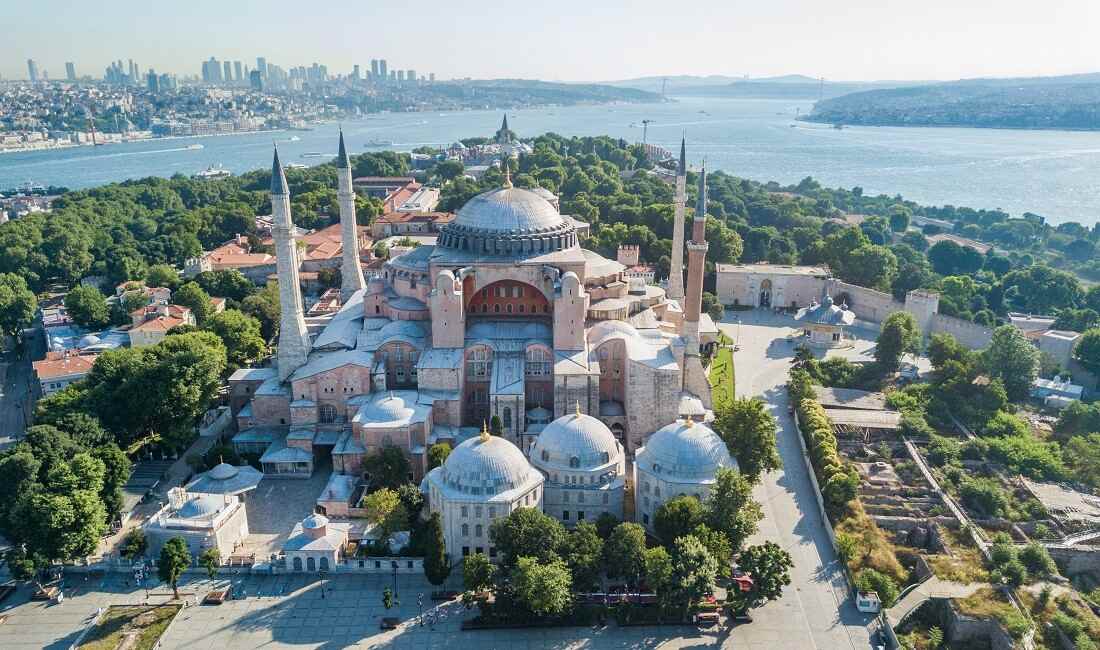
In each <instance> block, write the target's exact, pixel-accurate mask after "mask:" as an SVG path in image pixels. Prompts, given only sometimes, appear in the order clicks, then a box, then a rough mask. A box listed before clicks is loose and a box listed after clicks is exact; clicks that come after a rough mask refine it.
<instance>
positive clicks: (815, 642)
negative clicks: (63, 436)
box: [0, 311, 876, 650]
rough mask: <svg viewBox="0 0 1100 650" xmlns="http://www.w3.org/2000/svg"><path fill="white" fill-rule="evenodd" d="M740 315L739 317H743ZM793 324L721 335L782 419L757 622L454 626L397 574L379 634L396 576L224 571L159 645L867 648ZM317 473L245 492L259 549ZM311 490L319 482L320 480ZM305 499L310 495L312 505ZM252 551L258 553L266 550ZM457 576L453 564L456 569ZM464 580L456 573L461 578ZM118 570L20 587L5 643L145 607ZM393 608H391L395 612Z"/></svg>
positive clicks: (58, 643) (297, 505)
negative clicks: (812, 445)
mask: <svg viewBox="0 0 1100 650" xmlns="http://www.w3.org/2000/svg"><path fill="white" fill-rule="evenodd" d="M738 319H740V321H741V324H740V325H738V324H737V320H738ZM793 325H794V321H793V320H791V319H790V318H788V317H785V316H780V315H775V314H771V313H768V312H763V311H752V312H731V313H730V314H728V316H727V318H726V322H724V323H722V324H721V327H722V329H723V331H725V332H726V333H727V334H729V335H730V336H731V337H734V338H736V339H738V343H739V345H740V348H741V349H740V350H739V351H738V352H736V353H735V355H734V359H735V365H736V380H737V393H738V395H739V396H761V397H763V398H764V399H765V400H766V401H767V402H768V404H769V407H770V409H771V411H772V413H773V414H774V415H775V416H776V418H777V419H778V421H779V436H778V438H779V452H780V455H781V456H782V458H783V463H784V468H783V469H782V470H780V471H778V472H772V473H770V474H768V475H766V476H765V477H764V479H763V481H762V483H761V485H760V486H758V487H757V490H756V497H757V499H759V500H760V502H761V503H762V504H763V507H764V514H765V518H764V521H763V522H762V524H761V530H760V532H759V533H758V534H757V535H756V536H755V537H754V538H753V539H751V540H750V542H749V543H751V544H756V543H760V542H762V541H764V540H771V541H774V542H776V543H777V544H779V545H780V546H781V547H783V548H784V549H786V550H787V551H788V552H790V553H791V555H792V557H793V558H794V568H793V569H792V575H791V578H792V584H791V585H790V586H789V587H788V588H787V589H786V590H785V592H784V595H783V597H782V598H780V599H779V600H778V601H775V602H772V603H769V604H767V605H765V606H764V607H761V608H760V609H758V610H754V611H753V613H752V615H753V619H754V621H753V623H751V624H746V625H738V626H735V627H723V628H717V627H716V628H713V629H711V630H697V629H695V628H692V627H686V626H675V627H674V626H664V627H628V628H619V627H617V626H616V625H615V624H613V623H612V624H610V625H609V626H607V627H574V628H549V629H526V630H497V631H479V632H462V631H460V630H459V625H460V622H461V621H462V620H463V619H465V618H469V617H472V616H473V612H469V611H467V610H465V608H463V607H462V605H461V604H460V603H457V602H451V603H446V604H440V603H432V602H430V600H429V597H428V594H430V593H431V591H432V590H433V589H434V588H433V587H432V586H431V585H429V584H428V582H427V581H426V579H425V578H424V577H423V576H422V575H419V574H417V575H399V576H397V586H398V589H397V591H398V594H399V597H400V601H401V603H400V606H399V607H398V608H396V614H397V615H398V616H400V617H401V618H402V620H403V621H404V623H403V624H402V626H401V627H400V628H399V629H398V630H394V631H390V632H386V633H382V632H381V631H380V630H379V623H380V621H381V618H382V617H383V616H385V615H387V612H386V611H385V609H384V608H383V607H382V598H381V593H382V589H384V588H385V587H386V586H391V585H392V582H393V576H392V575H387V574H371V575H338V576H335V577H333V578H330V579H328V580H326V581H325V592H324V597H323V598H322V590H321V585H320V583H319V581H318V579H317V577H316V576H305V575H282V576H270V575H269V576H254V575H247V574H242V575H237V576H230V575H226V576H222V577H221V580H219V581H218V582H219V583H221V584H224V583H225V582H226V581H227V580H232V581H233V582H234V583H235V584H236V585H237V587H238V591H239V592H242V593H243V594H244V598H242V599H240V600H233V601H230V602H227V603H225V604H223V605H220V606H193V607H188V608H187V609H185V610H183V612H181V614H180V615H179V617H178V618H177V619H176V620H175V622H173V624H172V625H171V627H170V628H169V629H168V631H167V633H166V634H165V635H164V637H163V638H162V645H161V647H162V648H165V649H169V648H189V649H194V650H206V649H216V650H227V649H232V650H237V649H242V650H246V649H249V648H256V649H264V650H268V649H275V648H296V649H305V648H349V647H356V648H383V647H384V648H410V649H412V648H437V647H438V648H441V647H445V646H446V647H448V648H451V649H453V650H458V649H460V648H476V649H478V650H483V649H486V648H521V649H526V648H531V649H534V648H563V649H564V648H738V649H742V648H743V649H745V650H779V649H786V648H798V649H802V648H815V649H821V650H834V649H848V648H851V649H853V650H864V649H865V648H870V647H872V645H871V635H872V632H873V631H874V629H875V625H876V624H875V621H874V619H873V617H871V616H868V615H865V614H861V613H859V612H858V611H857V610H856V608H855V604H854V602H853V600H852V599H851V598H850V597H849V594H848V590H847V586H846V584H845V582H844V576H843V571H842V567H841V564H840V562H839V560H838V559H837V557H836V554H835V553H834V552H833V549H832V546H831V545H830V543H829V539H828V536H827V534H826V531H825V527H824V522H823V521H822V519H821V516H820V514H819V513H818V511H817V506H816V503H815V498H814V494H813V487H812V484H811V483H810V480H809V475H808V473H807V471H806V468H805V465H803V463H802V459H801V450H800V447H799V444H798V439H797V437H796V436H797V433H796V432H795V430H794V424H793V421H792V419H791V416H790V415H789V413H788V411H787V405H788V404H787V397H786V391H785V390H784V388H783V385H784V384H785V382H786V379H787V370H788V368H789V367H790V358H791V356H792V355H793V353H794V344H792V343H790V342H788V341H787V340H786V338H787V336H788V335H789V334H791V333H792V332H794V331H795V330H794V329H793ZM854 333H855V335H856V336H857V337H858V338H859V339H861V340H857V341H855V345H854V346H853V347H851V348H848V349H846V350H842V351H834V352H831V354H842V355H844V356H847V357H850V358H862V357H866V355H867V353H868V350H869V349H870V348H871V347H872V346H873V343H872V341H873V338H874V336H875V334H874V333H873V332H861V331H859V330H856V331H855V332H854ZM320 474H322V475H323V478H315V479H314V480H315V481H316V482H317V485H315V486H314V485H312V483H313V482H314V481H311V482H310V483H311V485H309V486H308V489H303V487H304V486H303V484H302V482H300V481H278V480H275V479H271V480H265V481H264V482H263V483H262V484H261V486H260V489H259V490H257V493H256V494H255V495H254V497H253V498H252V499H250V502H249V509H250V512H249V525H250V527H251V528H252V532H253V537H256V540H255V542H258V547H257V551H260V550H261V547H262V548H264V549H266V548H272V549H273V548H275V547H276V546H277V544H278V543H279V541H280V539H279V538H280V535H285V534H286V532H288V531H289V528H290V526H292V525H293V522H294V521H296V519H295V518H296V517H297V518H300V515H301V514H302V512H308V511H309V510H310V509H311V508H312V505H311V504H312V500H313V499H315V498H316V495H317V494H318V493H319V492H320V490H321V489H322V487H323V485H324V479H327V474H328V472H327V471H325V472H321V473H320ZM314 488H316V489H314ZM307 501H308V503H307ZM257 555H261V553H260V552H258V553H257ZM457 573H458V572H456V574H457ZM458 579H459V578H458V576H457V575H454V576H452V582H454V585H453V588H456V589H457V588H458V586H459V585H458V582H457V580H458ZM126 582H127V581H126V577H125V576H122V575H112V576H109V577H106V578H104V577H103V576H95V577H89V579H88V580H86V581H85V580H84V578H83V576H82V575H80V574H70V576H69V577H68V578H67V587H66V599H65V602H64V603H62V604H61V605H52V606H51V605H46V604H43V603H37V602H29V596H30V589H29V587H26V586H23V587H21V588H20V590H19V592H18V593H17V594H15V595H14V596H12V597H11V598H10V599H9V600H8V601H7V602H5V603H4V605H3V607H2V608H0V609H2V610H3V611H2V613H3V614H6V615H7V617H8V618H7V620H6V622H4V623H3V624H2V625H0V648H3V649H4V650H9V649H10V650H29V649H31V648H35V649H39V648H51V649H56V650H61V649H63V648H68V647H69V646H70V645H71V644H72V643H73V641H74V640H75V639H76V638H77V637H78V636H79V635H80V633H81V632H82V631H83V630H84V629H85V628H86V627H87V625H88V623H89V622H90V621H91V620H92V618H94V616H95V614H96V612H97V611H98V609H99V608H101V607H107V606H110V605H121V604H139V603H142V602H144V601H145V598H146V591H145V589H143V588H139V587H137V586H134V585H128V584H127V583H126ZM149 586H150V587H151V592H150V596H149V599H150V600H149V602H150V603H160V602H166V601H168V600H169V599H170V598H171V593H170V591H169V590H167V589H165V587H164V586H163V585H155V584H154V582H153V581H150V583H149ZM211 586H212V584H211V582H210V581H209V580H207V579H206V577H205V575H200V574H198V573H195V574H191V575H189V576H188V577H187V578H186V579H185V581H184V584H183V585H181V587H180V591H181V594H186V597H187V598H188V599H189V600H194V599H195V598H199V597H201V596H202V595H203V594H205V593H206V592H207V591H208V590H209V589H210V588H211ZM418 593H422V594H424V595H425V596H424V605H425V609H424V611H425V612H431V613H432V614H438V615H439V618H438V621H437V622H436V623H435V624H434V627H433V626H429V625H428V624H427V619H425V625H423V626H421V625H419V619H418V618H417V615H418V613H419V612H418V608H417V602H416V601H417V598H416V595H417V594H418ZM389 614H391V615H392V614H393V612H392V611H391V612H390V613H389Z"/></svg>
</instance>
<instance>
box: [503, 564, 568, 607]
mask: <svg viewBox="0 0 1100 650" xmlns="http://www.w3.org/2000/svg"><path fill="white" fill-rule="evenodd" d="M511 582H512V589H513V590H514V591H515V594H516V596H517V598H518V599H519V601H520V602H521V603H522V604H523V605H524V606H525V607H526V608H527V609H529V610H530V611H531V612H533V613H534V614H536V615H538V616H558V615H560V614H563V613H564V612H565V611H566V609H568V607H569V604H570V602H572V589H573V578H572V577H571V576H570V575H569V568H568V567H567V566H565V563H564V562H562V561H561V560H560V559H554V560H552V561H551V562H549V563H545V562H542V561H540V560H539V559H538V558H533V557H521V558H518V559H517V560H516V566H515V568H513V569H512V574H511Z"/></svg>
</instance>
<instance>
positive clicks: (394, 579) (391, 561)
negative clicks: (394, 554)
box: [390, 560, 397, 598]
mask: <svg viewBox="0 0 1100 650" xmlns="http://www.w3.org/2000/svg"><path fill="white" fill-rule="evenodd" d="M390 566H392V567H393V597H394V598H397V560H390Z"/></svg>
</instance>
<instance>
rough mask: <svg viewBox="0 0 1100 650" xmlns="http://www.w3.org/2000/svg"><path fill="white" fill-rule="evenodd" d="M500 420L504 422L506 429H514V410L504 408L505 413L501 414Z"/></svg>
mask: <svg viewBox="0 0 1100 650" xmlns="http://www.w3.org/2000/svg"><path fill="white" fill-rule="evenodd" d="M500 419H501V420H502V421H503V422H502V423H503V424H504V428H505V429H511V428H512V409H510V408H509V407H507V406H505V407H504V412H503V413H502V414H501V418H500Z"/></svg>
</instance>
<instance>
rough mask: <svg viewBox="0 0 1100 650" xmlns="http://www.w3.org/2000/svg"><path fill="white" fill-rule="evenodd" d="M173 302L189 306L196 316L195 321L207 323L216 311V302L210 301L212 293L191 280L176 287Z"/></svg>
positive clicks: (202, 323) (200, 323)
mask: <svg viewBox="0 0 1100 650" xmlns="http://www.w3.org/2000/svg"><path fill="white" fill-rule="evenodd" d="M172 302H173V303H174V304H177V305H180V306H181V307H187V308H188V309H190V310H191V313H192V314H193V315H194V316H195V322H196V323H198V324H199V325H205V324H206V319H207V318H209V317H210V316H211V314H213V313H214V304H213V303H212V302H210V294H208V293H206V292H205V291H203V290H202V287H200V286H199V285H198V283H197V282H194V281H191V282H188V283H187V284H185V285H183V286H182V287H180V288H179V289H176V291H175V293H173V294H172Z"/></svg>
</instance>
